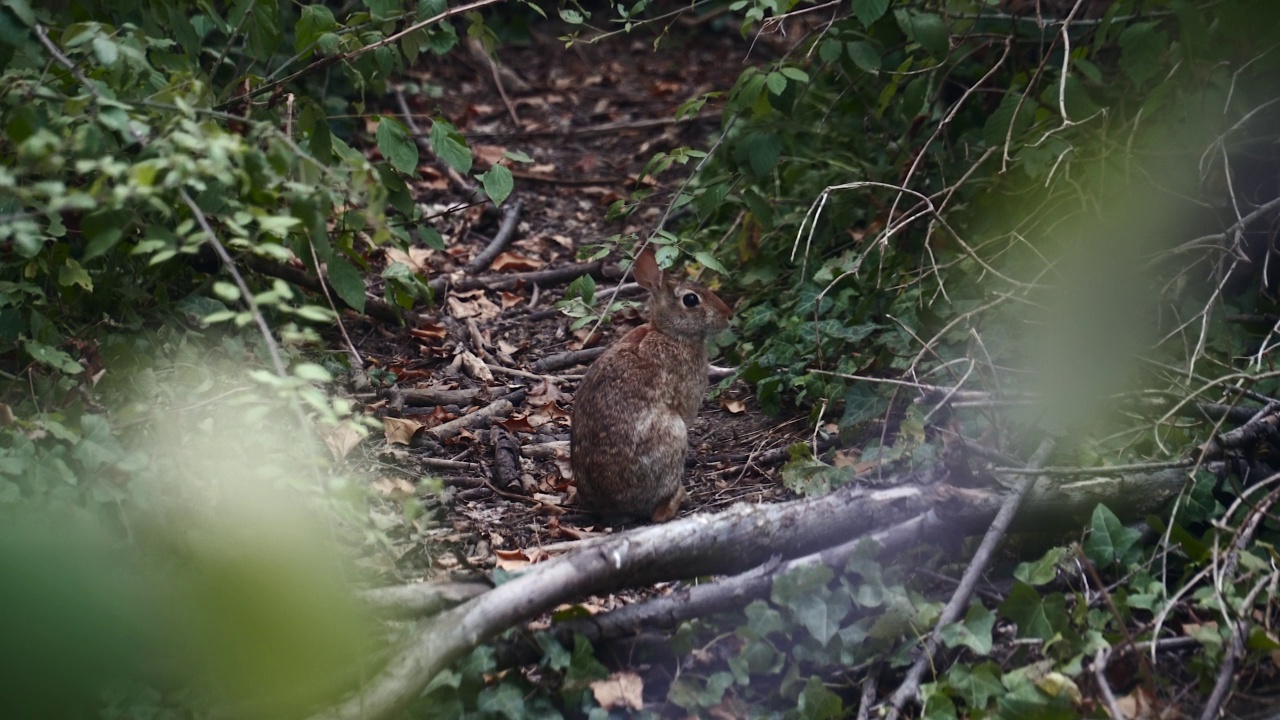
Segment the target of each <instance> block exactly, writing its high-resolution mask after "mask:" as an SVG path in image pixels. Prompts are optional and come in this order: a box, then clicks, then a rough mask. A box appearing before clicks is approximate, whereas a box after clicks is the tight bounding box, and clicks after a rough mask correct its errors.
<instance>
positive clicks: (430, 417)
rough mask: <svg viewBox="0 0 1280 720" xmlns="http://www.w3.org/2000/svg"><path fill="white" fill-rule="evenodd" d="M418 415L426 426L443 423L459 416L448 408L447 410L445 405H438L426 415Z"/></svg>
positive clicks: (430, 426) (431, 426)
mask: <svg viewBox="0 0 1280 720" xmlns="http://www.w3.org/2000/svg"><path fill="white" fill-rule="evenodd" d="M418 417H420V418H422V419H423V421H424V422H423V423H422V426H423V427H424V428H433V427H435V426H437V425H443V424H445V423H447V422H449V421H450V420H453V419H455V418H456V417H457V416H456V415H454V414H453V413H451V412H449V411H448V410H445V409H444V406H443V405H437V406H435V407H434V408H432V409H431V412H429V413H427V414H426V415H419V416H418Z"/></svg>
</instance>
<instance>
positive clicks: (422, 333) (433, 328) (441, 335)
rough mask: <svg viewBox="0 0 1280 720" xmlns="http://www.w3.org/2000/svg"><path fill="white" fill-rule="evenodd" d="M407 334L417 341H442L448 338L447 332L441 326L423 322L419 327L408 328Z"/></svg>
mask: <svg viewBox="0 0 1280 720" xmlns="http://www.w3.org/2000/svg"><path fill="white" fill-rule="evenodd" d="M409 334H410V335H412V336H414V337H416V338H418V339H419V340H443V339H445V338H446V337H448V336H449V330H448V329H447V328H446V327H445V326H443V325H439V324H436V323H432V322H426V321H423V323H422V325H421V326H419V327H416V328H409Z"/></svg>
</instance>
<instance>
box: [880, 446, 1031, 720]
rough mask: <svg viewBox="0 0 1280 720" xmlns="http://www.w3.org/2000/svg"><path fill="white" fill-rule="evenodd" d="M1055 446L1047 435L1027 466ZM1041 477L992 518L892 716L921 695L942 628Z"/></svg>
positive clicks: (958, 612)
mask: <svg viewBox="0 0 1280 720" xmlns="http://www.w3.org/2000/svg"><path fill="white" fill-rule="evenodd" d="M1053 447H1054V441H1053V440H1052V439H1051V438H1046V439H1045V440H1044V441H1042V442H1041V443H1040V447H1039V448H1037V449H1036V452H1035V454H1034V455H1032V456H1031V461H1030V462H1028V463H1027V466H1028V467H1030V468H1032V469H1036V468H1040V467H1042V466H1043V465H1044V463H1045V460H1046V459H1048V457H1049V453H1051V452H1053ZM1037 477H1038V476H1036V475H1024V476H1023V477H1021V478H1019V479H1018V483H1017V485H1016V486H1015V487H1014V489H1013V491H1012V492H1010V493H1009V496H1008V497H1007V498H1006V499H1005V501H1004V503H1003V504H1002V505H1001V506H1000V512H998V513H996V518H995V520H993V521H992V522H991V528H990V529H989V530H987V534H986V535H984V536H983V538H982V544H980V545H979V546H978V550H977V552H975V553H974V554H973V560H972V561H971V562H970V563H969V567H967V568H965V571H964V575H963V576H962V577H961V578H960V585H959V586H958V587H956V591H955V593H953V594H952V595H951V600H949V601H948V602H947V605H946V607H944V608H943V609H942V613H941V614H940V615H939V616H938V622H937V624H936V625H934V628H933V631H932V632H930V633H929V636H928V637H927V638H925V641H924V648H923V649H922V652H921V653H920V656H919V657H918V658H916V661H915V662H914V663H912V665H911V669H910V670H908V671H907V676H906V678H905V679H904V680H903V681H902V684H901V685H899V686H898V689H897V690H895V691H894V693H893V697H892V698H891V699H890V700H889V714H888V720H897V718H898V717H899V716H900V714H901V712H902V706H903V705H905V704H906V703H907V701H909V700H914V699H916V698H917V697H918V696H919V694H920V681H921V679H923V678H924V673H925V671H926V670H927V669H928V668H929V667H930V664H931V663H932V661H933V658H934V655H935V653H937V651H938V643H939V642H940V639H941V634H942V628H944V627H946V626H947V625H950V624H951V623H953V622H956V621H957V620H959V619H960V617H961V616H962V615H964V611H965V606H966V605H968V604H969V597H970V596H972V595H973V591H974V588H976V587H977V586H978V580H979V579H980V578H981V577H982V573H983V572H985V571H986V568H987V565H988V564H989V563H990V562H991V558H992V556H993V555H994V554H995V551H996V546H997V545H999V543H1000V540H1001V539H1003V538H1004V535H1005V533H1006V532H1007V531H1008V529H1009V524H1010V523H1012V522H1013V516H1014V515H1017V514H1018V506H1020V505H1021V504H1022V498H1023V497H1024V496H1026V494H1027V491H1029V490H1030V489H1031V487H1032V486H1033V485H1035V483H1036V479H1037Z"/></svg>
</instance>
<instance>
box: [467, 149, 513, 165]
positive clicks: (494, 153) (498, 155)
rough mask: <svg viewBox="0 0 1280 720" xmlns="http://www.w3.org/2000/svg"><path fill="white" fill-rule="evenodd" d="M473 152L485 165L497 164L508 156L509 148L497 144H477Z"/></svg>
mask: <svg viewBox="0 0 1280 720" xmlns="http://www.w3.org/2000/svg"><path fill="white" fill-rule="evenodd" d="M471 153H472V154H473V155H475V156H476V159H477V160H479V161H480V162H481V163H482V164H484V165H497V164H498V162H499V161H501V160H502V158H503V157H505V156H506V153H507V149H506V148H504V147H499V146H497V145H475V146H473V147H472V148H471Z"/></svg>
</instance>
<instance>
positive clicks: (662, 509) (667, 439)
mask: <svg viewBox="0 0 1280 720" xmlns="http://www.w3.org/2000/svg"><path fill="white" fill-rule="evenodd" d="M634 271H635V277H636V282H638V283H640V285H642V286H643V287H644V288H645V289H647V290H648V291H649V293H650V295H651V300H650V303H649V306H650V318H649V323H648V324H647V325H641V326H640V327H638V328H636V329H635V330H632V331H631V332H629V333H627V335H626V336H624V337H623V338H622V339H621V340H619V341H618V342H617V343H616V344H615V345H613V346H612V347H610V348H609V349H608V350H606V351H605V353H604V354H603V355H601V356H600V357H599V358H598V359H596V361H595V362H594V363H592V365H591V367H590V369H588V370H587V375H586V377H585V378H583V380H582V384H581V385H579V386H578V392H577V393H576V394H575V395H574V401H573V436H572V440H571V442H570V447H571V450H570V451H571V456H570V462H571V464H572V466H573V477H574V480H575V482H576V483H577V485H578V497H579V498H581V503H582V507H583V509H585V510H589V511H592V512H595V513H599V514H602V515H606V516H610V515H632V516H640V517H645V518H649V519H650V520H652V521H653V522H666V521H667V520H670V519H671V518H673V517H675V514H676V511H677V510H679V509H680V502H681V501H682V500H684V497H685V492H684V486H683V485H682V484H681V479H682V478H683V476H684V458H685V454H686V453H687V452H688V449H689V448H688V443H689V427H690V426H691V425H693V421H694V419H695V418H696V417H697V415H698V406H699V405H701V404H702V396H703V394H704V393H705V392H706V390H707V348H706V339H707V338H708V337H709V336H711V335H714V334H715V333H717V332H719V331H721V330H723V329H725V328H726V327H728V325H729V316H730V315H731V314H732V311H730V310H729V306H727V305H725V304H724V302H723V301H721V300H720V298H718V297H716V296H715V293H713V292H711V291H710V290H708V289H706V288H704V287H702V286H701V285H698V284H697V283H694V282H690V281H685V280H680V279H678V278H673V277H670V276H669V275H667V274H666V273H664V272H662V271H661V270H659V269H658V262H657V260H656V259H655V258H654V255H653V250H652V249H651V248H645V250H644V251H643V252H641V253H640V256H639V257H638V258H636V263H635V268H634Z"/></svg>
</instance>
